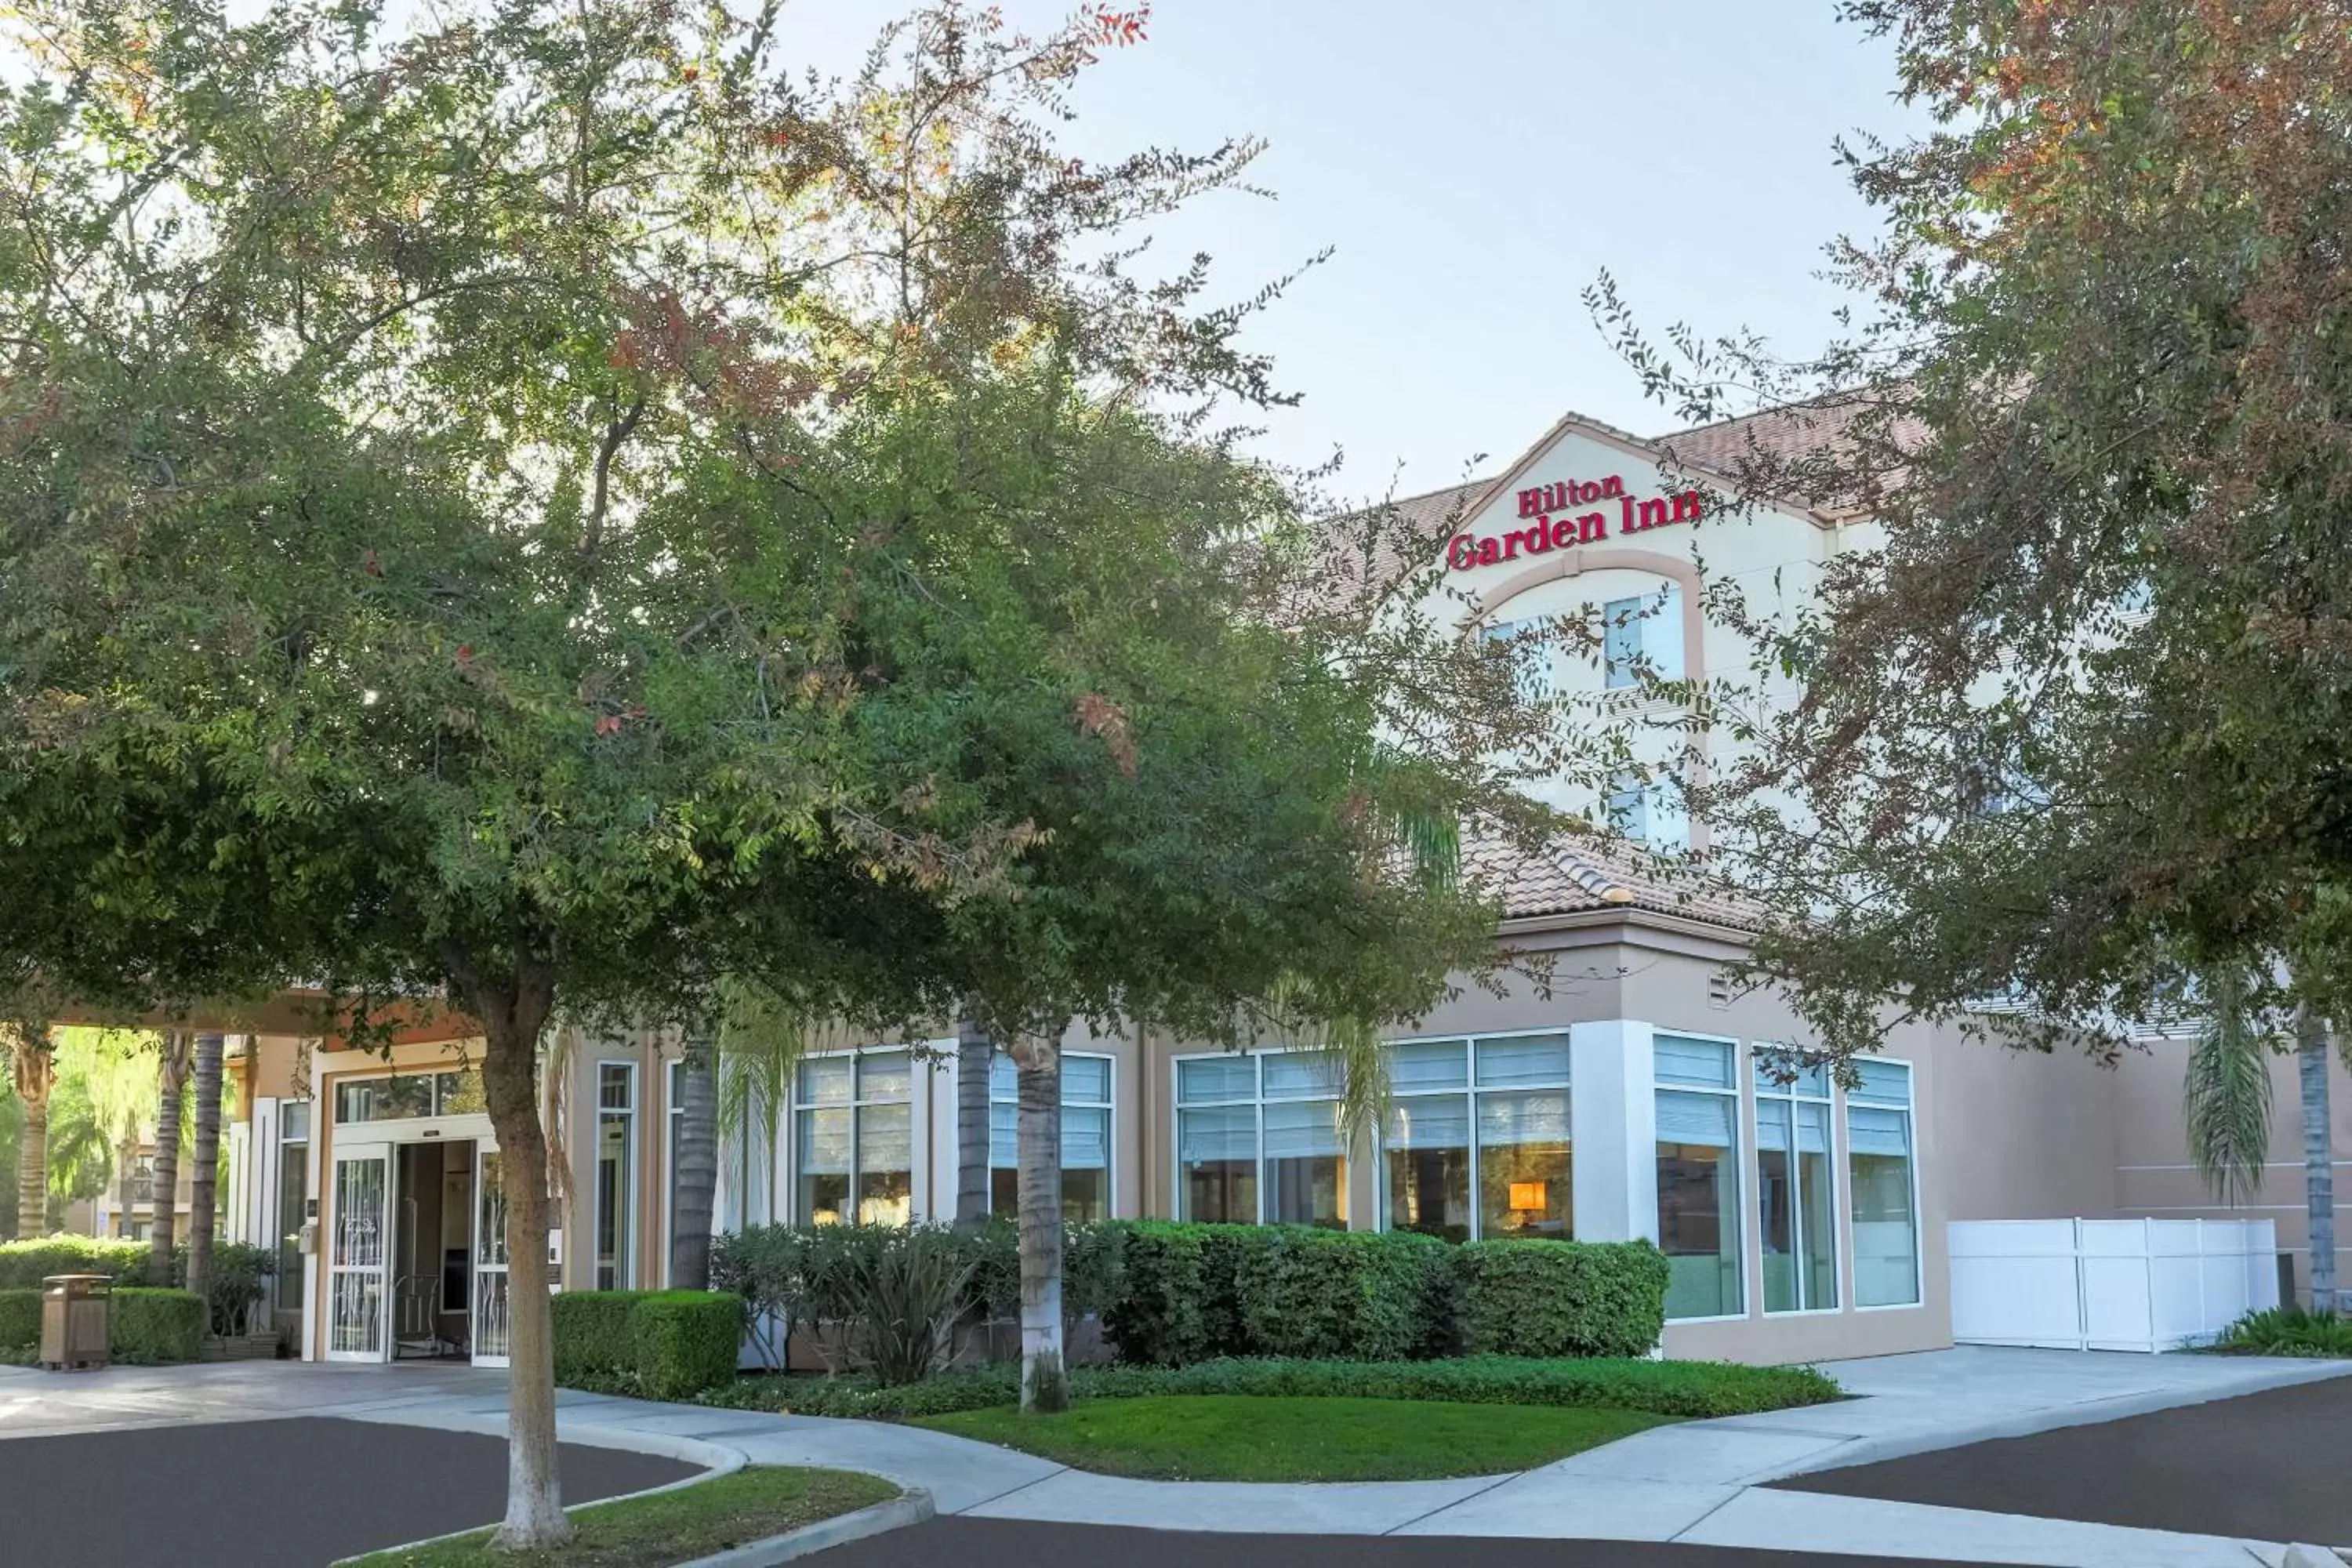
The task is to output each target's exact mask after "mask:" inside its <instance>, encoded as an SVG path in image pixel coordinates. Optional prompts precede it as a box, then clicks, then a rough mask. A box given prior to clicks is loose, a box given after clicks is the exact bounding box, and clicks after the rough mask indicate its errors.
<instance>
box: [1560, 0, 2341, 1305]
mask: <svg viewBox="0 0 2352 1568" xmlns="http://www.w3.org/2000/svg"><path fill="white" fill-rule="evenodd" d="M1847 9H1848V11H1849V13H1850V14H1851V15H1853V16H1855V17H1857V18H1859V19H1860V20H1861V21H1862V22H1863V23H1864V26H1867V27H1869V28H1870V29H1871V30H1873V31H1874V32H1875V33H1878V34H1882V35H1885V36H1887V37H1892V38H1893V39H1894V41H1895V45H1896V47H1897V49H1898V59H1899V65H1900V70H1901V86H1902V90H1903V96H1904V97H1905V98H1906V100H1907V101H1909V102H1910V103H1912V104H1913V105H1915V106H1916V107H1917V108H1920V109H1922V110H1926V111H1927V113H1928V114H1929V115H1930V116H1931V117H1932V118H1933V120H1934V121H1935V125H1936V128H1935V129H1933V130H1931V131H1930V132H1927V134H1924V135H1922V136H1918V137H1916V138H1913V139H1910V140H1907V141H1905V142H1899V143H1895V144H1892V145H1885V146H1876V145H1874V146H1869V147H1864V148H1862V149H1859V150H1856V151H1853V152H1852V153H1850V158H1851V163H1852V166H1853V169H1854V172H1855V177H1856V181H1857V184H1858V186H1859V188H1860V189H1861V190H1862V192H1863V193H1864V195H1866V196H1868V197H1869V198H1870V199H1872V200H1873V201H1874V203H1875V204H1876V205H1878V207H1879V209H1880V211H1881V212H1882V214H1883V215H1884V216H1885V223H1886V227H1885V234H1884V236H1883V237H1882V238H1880V239H1878V240H1877V241H1875V242H1874V243H1869V244H1853V243H1849V244H1845V245H1843V246H1842V247H1840V248H1839V249H1838V250H1837V252H1836V253H1835V254H1836V256H1837V258H1838V262H1839V265H1840V267H1841V268H1842V270H1843V274H1844V276H1845V277H1846V278H1847V279H1849V280H1850V281H1851V282H1852V283H1853V285H1854V287H1855V293H1856V297H1857V299H1858V300H1860V301H1862V302H1863V309H1864V315H1863V316H1862V318H1861V320H1860V325H1859V326H1858V327H1857V328H1856V329H1855V330H1854V331H1853V332H1852V333H1851V334H1850V335H1848V336H1847V337H1846V338H1844V339H1843V340H1842V341H1841V342H1837V343H1835V344H1832V346H1831V348H1830V349H1829V350H1828V351H1827V352H1826V353H1823V354H1822V355H1821V356H1819V357H1817V358H1814V359H1811V360H1809V361H1806V362H1803V363H1794V364H1791V363H1786V362H1778V361H1776V360H1775V359H1774V358H1773V356H1772V355H1771V354H1770V353H1769V350H1767V349H1766V348H1765V347H1764V346H1762V345H1759V344H1757V343H1755V342H1753V341H1752V340H1747V339H1743V338H1736V337H1735V338H1733V339H1729V340H1724V341H1718V342H1712V343H1705V344H1702V343H1700V342H1698V341H1696V340H1695V339H1692V338H1689V337H1682V338H1680V339H1679V340H1678V342H1677V343H1676V344H1675V345H1674V346H1675V347H1678V348H1679V349H1681V350H1685V351H1687V352H1686V353H1679V354H1678V353H1672V352H1664V351H1661V350H1658V349H1656V348H1654V346H1652V345H1651V344H1649V343H1648V342H1646V341H1645V340H1644V339H1643V337H1642V335H1641V334H1640V333H1639V332H1638V331H1633V329H1632V328H1631V327H1630V325H1629V317H1628V316H1627V314H1626V313H1625V311H1624V309H1623V306H1622V301H1620V300H1617V299H1616V298H1615V296H1614V294H1613V291H1612V289H1611V288H1610V286H1608V285H1607V284H1605V283H1604V284H1603V285H1602V286H1601V288H1599V289H1597V290H1596V292H1595V294H1594V296H1593V299H1594V302H1595V305H1596V307H1597V308H1598V310H1599V311H1600V313H1601V318H1602V320H1603V321H1604V322H1605V323H1607V324H1608V326H1609V327H1610V329H1611V330H1612V331H1615V332H1617V333H1618V334H1619V336H1620V341H1621V342H1622V343H1623V344H1624V346H1625V347H1626V349H1627V351H1628V353H1630V354H1631V356H1632V358H1633V363H1636V364H1637V365H1638V366H1639V367H1640V368H1641V369H1642V370H1643V373H1644V374H1645V375H1647V376H1648V377H1649V379H1650V381H1651V384H1652V385H1653V386H1654V388H1655V389H1656V390H1658V391H1659V392H1660V393H1661V394H1662V395H1665V396H1667V397H1669V398H1671V399H1674V400H1675V401H1676V402H1677V403H1679V404H1680V405H1682V406H1683V407H1684V408H1685V411H1686V412H1689V413H1691V414H1693V415H1694V416H1696V417H1705V416H1706V414H1707V413H1708V412H1709V411H1712V410H1720V409H1722V408H1723V407H1725V406H1726V405H1727V396H1728V395H1729V392H1730V389H1731V388H1732V387H1733V386H1735V385H1739V386H1744V387H1747V388H1749V389H1751V390H1752V389H1755V388H1758V387H1761V388H1762V389H1763V390H1764V391H1765V393H1766V395H1767V396H1768V397H1769V398H1770V399H1772V400H1774V401H1780V402H1785V403H1786V404H1787V408H1786V411H1785V413H1784V416H1783V420H1782V422H1781V426H1780V428H1779V429H1777V430H1776V432H1775V433H1776V435H1779V436H1783V437H1787V436H1794V437H1798V438H1797V439H1793V440H1776V441H1775V442H1773V443H1771V444H1769V445H1768V444H1766V443H1764V442H1762V441H1761V440H1759V442H1757V443H1756V444H1755V446H1754V448H1753V449H1752V450H1751V451H1750V453H1749V454H1748V460H1747V461H1745V462H1743V463H1741V464H1739V465H1738V471H1737V472H1736V473H1734V474H1732V475H1729V476H1728V477H1727V478H1725V479H1723V480H1722V481H1721V482H1722V484H1723V488H1724V489H1726V491H1727V497H1726V499H1727V501H1728V502H1729V503H1730V504H1732V505H1735V506H1737V505H1743V504H1752V503H1754V502H1756V501H1758V500H1760V499H1762V498H1765V497H1780V498H1789V497H1798V498H1802V499H1803V500H1806V501H1807V502H1808V503H1810V504H1811V505H1812V506H1814V507H1815V508H1816V509H1818V510H1820V511H1822V513H1824V514H1827V515H1832V516H1843V515H1857V514H1858V515H1861V516H1865V517H1870V518H1874V519H1877V520H1880V521H1883V523H1884V537H1885V543H1884V545H1883V547H1880V548H1874V549H1870V550H1861V551H1855V552H1852V553H1849V554H1843V555H1841V556H1839V557H1838V558H1836V560H1834V561H1833V562H1832V564H1831V566H1830V568H1829V570H1828V572H1827V573H1826V574H1825V576H1824V580H1823V584H1822V595H1821V601H1820V605H1819V610H1818V613H1817V614H1814V615H1811V616H1804V617H1801V621H1800V623H1799V624H1797V625H1795V626H1786V625H1781V626H1775V625H1771V624H1769V616H1766V615H1765V614H1763V613H1762V610H1761V608H1760V607H1759V609H1758V610H1756V611H1755V612H1754V613H1747V612H1746V611H1745V610H1744V607H1743V606H1741V605H1738V603H1737V599H1738V595H1736V594H1726V595H1722V596H1720V597H1719V598H1718V599H1717V607H1718V609H1719V610H1720V612H1721V613H1722V614H1723V615H1724V616H1727V618H1732V619H1734V620H1736V621H1739V622H1741V623H1742V624H1745V625H1747V626H1749V627H1750V629H1751V630H1752V631H1753V632H1754V633H1755V634H1756V636H1757V638H1758V642H1759V650H1760V653H1759V661H1758V668H1757V669H1756V670H1755V671H1754V672H1752V674H1753V677H1754V679H1753V680H1752V681H1751V687H1753V686H1759V685H1761V684H1762V682H1763V681H1764V680H1765V679H1767V678H1769V677H1786V676H1794V677H1797V678H1798V679H1801V681H1802V682H1803V683H1804V689H1803V695H1802V697H1801V699H1799V700H1794V701H1792V702H1788V703H1785V704H1781V705H1780V706H1779V707H1778V708H1777V709H1776V710H1771V711H1769V712H1768V713H1767V714H1766V715H1765V716H1764V717H1762V718H1760V719H1757V720H1754V721H1751V722H1750V724H1749V726H1748V731H1747V732H1746V734H1745V735H1744V737H1743V739H1744V740H1745V741H1746V742H1748V743H1749V744H1750V747H1751V749H1750V751H1749V753H1748V757H1747V758H1746V760H1745V761H1744V762H1743V763H1741V764H1740V765H1738V766H1737V767H1734V768H1731V769H1727V770H1726V771H1725V772H1724V773H1722V774H1721V775H1720V776H1719V777H1718V780H1717V787H1715V788H1714V789H1713V790H1712V791H1711V792H1709V795H1708V797H1707V798H1706V799H1705V800H1703V801H1701V802H1699V803H1698V805H1699V806H1700V808H1701V809H1707V810H1710V811H1712V812H1713V813H1715V814H1717V816H1718V819H1719V820H1720V821H1721V822H1722V823H1723V824H1724V832H1723V834H1722V837H1723V839H1724V841H1725V842H1726V843H1727V845H1728V846H1729V848H1728V850H1727V853H1726V854H1725V856H1724V857H1723V868H1725V869H1726V870H1727V871H1728V872H1730V873H1732V874H1734V875H1738V876H1740V877H1742V878H1744V879H1747V880H1748V882H1749V883H1750V884H1751V885H1752V886H1754V887H1756V888H1757V889H1759V892H1760V893H1761V894H1762V896H1763V897H1764V898H1765V899H1766V900H1768V901H1769V903H1770V904H1771V906H1772V907H1773V909H1774V910H1775V919H1774V921H1773V922H1772V926H1771V929H1770V930H1769V931H1768V932H1767V933H1766V935H1765V937H1764V939H1763V941H1762V942H1760V943H1759V952H1758V958H1759V969H1760V970H1761V971H1763V972H1765V973H1769V974H1772V975H1774V976H1777V977H1779V978H1780V979H1782V980H1784V981H1785V982H1786V983H1787V984H1790V987H1791V990H1792V994H1793V996H1794V998H1795V1000H1796V1004H1797V1005H1798V1007H1799V1008H1800V1010H1801V1012H1802V1013H1803V1014H1804V1016H1806V1018H1807V1019H1808V1021H1809V1022H1810V1023H1811V1024H1812V1025H1813V1026H1814V1027H1815V1029H1816V1030H1817V1031H1818V1033H1819V1035H1820V1037H1822V1040H1823V1041H1824V1043H1826V1044H1829V1045H1831V1046H1832V1047H1835V1048H1836V1049H1838V1050H1841V1051H1852V1050H1856V1049H1865V1048H1868V1047H1869V1046H1870V1045H1871V1044H1873V1043H1874V1040H1875V1039H1876V1037H1878V1035H1879V1033H1880V1031H1881V1030H1882V1029H1883V1028H1884V1027H1885V1025H1886V1023H1887V1021H1888V1020H1889V1019H1890V1018H1892V1017H1899V1016H1921V1017H1928V1018H1935V1019H1940V1020H1946V1021H1949V1022H1952V1023H1954V1024H1956V1025H1958V1027H1959V1028H1961V1029H1962V1030H1963V1031H1965V1032H1967V1033H1969V1034H1971V1035H1975V1036H1977V1037H1984V1038H1988V1039H1991V1040H1994V1041H1996V1042H1998V1043H2001V1044H2006V1045H2011V1046H2019V1047H2038V1048H2042V1049H2064V1050H2078V1049H2088V1050H2090V1051H2092V1052H2094V1053H2095V1054H2097V1055H2100V1056H2102V1057H2104V1058H2113V1057H2114V1056H2115V1055H2116V1053H2118V1052H2120V1051H2121V1050H2123V1049H2125V1048H2126V1047H2127V1046H2128V1045H2129V1043H2130V1040H2131V1037H2132V1033H2133V1030H2134V1027H2135V1021H2136V1020H2139V1019H2144V1018H2147V1017H2149V1016H2156V1015H2159V1014H2163V1013H2168V1012H2170V1011H2173V1010H2174V1009H2176V1008H2177V1007H2178V1006H2179V1005H2182V1004H2183V1002H2184V1000H2193V999H2192V997H2191V984H2192V982H2193V980H2194V979H2195V977H2196V976H2198V975H2199V974H2200V973H2212V972H2215V971H2217V970H2224V969H2227V970H2234V971H2236V972H2238V973H2243V974H2244V975H2246V976H2247V977H2248V978H2247V982H2246V989H2247V995H2246V998H2245V1000H2246V1005H2247V1006H2248V1007H2249V1008H2251V1009H2253V1010H2257V1011H2276V1012H2279V1013H2281V1014H2286V1013H2293V1014H2294V1016H2296V1017H2297V1020H2298V1024H2297V1029H2296V1037H2297V1047H2298V1053H2299V1057H2300V1062H2301V1070H2302V1074H2303V1081H2304V1083H2305V1086H2306V1087H2307V1089H2309V1091H2310V1092H2309V1094H2308V1095H2307V1097H2306V1100H2305V1136H2306V1160H2307V1161H2308V1162H2309V1163H2310V1169H2311V1172H2312V1174H2313V1175H2314V1176H2315V1177H2317V1178H2319V1180H2318V1182H2317V1183H2315V1187H2314V1193H2315V1195H2314V1197H2313V1209H2312V1219H2313V1224H2314V1236H2315V1269H2314V1277H2315V1283H2318V1284H2320V1285H2321V1287H2322V1289H2326V1288H2327V1286H2328V1283H2329V1281H2330V1277H2331V1276H2332V1272H2333V1268H2332V1254H2331V1252H2330V1248H2331V1243H2330V1241H2329V1234H2330V1231H2331V1229H2332V1217H2333V1208H2332V1200H2330V1199H2328V1198H2327V1197H2326V1195H2325V1193H2324V1191H2323V1190H2322V1189H2323V1188H2324V1186H2325V1184H2326V1174H2325V1166H2326V1131H2325V1126H2324V1119H2325V1111H2324V1109H2322V1108H2323V1107H2324V1103H2325V1094H2324V1090H2325V1088H2326V1061H2325V1055H2326V1048H2327V1047H2326V1038H2327V1036H2328V1034H2329V1033H2330V1030H2329V1029H2328V1023H2329V1021H2330V1020H2333V1019H2338V1018H2342V1017H2344V1016H2352V990H2347V975H2352V941H2347V937H2352V921H2347V918H2346V913H2345V910H2346V906H2347V900H2346V897H2345V891H2344V890H2345V889H2346V888H2347V873H2352V864H2347V853H2346V847H2347V843H2352V840H2347V838H2346V837H2345V836H2344V835H2343V834H2341V833H2340V832H2338V831H2336V825H2337V824H2340V823H2341V822H2343V821H2344V820H2346V815H2347V806H2352V792H2347V789H2346V787H2345V783H2344V781H2345V780H2346V779H2347V777H2352V773H2347V770H2346V769H2345V768H2344V766H2343V759H2344V743H2343V737H2344V735H2345V734H2346V733H2347V719H2352V711H2347V692H2352V681H2347V675H2352V668H2347V659H2352V638H2347V637H2346V636H2345V635H2344V628H2345V627H2346V626H2347V625H2352V589H2347V584H2346V581H2345V578H2344V574H2343V573H2342V571H2341V569H2340V563H2341V561H2342V559H2343V558H2344V553H2345V551H2346V549H2347V546H2352V532H2347V520H2352V512H2347V510H2346V508H2345V507H2344V506H2343V504H2342V498H2343V496H2344V495H2345V494H2346V493H2347V484H2352V423H2347V409H2352V402H2348V401H2347V396H2346V393H2347V385H2348V384H2352V383H2347V376H2352V361H2347V359H2346V357H2345V356H2344V355H2343V354H2342V353H2340V352H2338V347H2337V345H2338V343H2339V342H2340V333H2341V331H2342V330H2343V325H2344V313H2345V311H2346V310H2347V300H2352V295H2347V291H2346V289H2345V287H2344V285H2345V282H2346V273H2345V270H2344V266H2345V264H2344V262H2343V259H2342V257H2341V247H2340V246H2339V245H2338V244H2337V237H2338V236H2339V235H2340V234H2341V232H2342V228H2343V225H2344V222H2345V220H2346V218H2347V216H2352V210H2347V204H2352V137H2347V135H2346V134H2345V132H2347V128H2352V127H2347V114H2352V109H2347V102H2352V100H2347V96H2346V93H2345V90H2344V89H2345V88H2346V87H2347V85H2352V28H2347V26H2346V25H2345V23H2346V17H2345V15H2344V13H2343V9H2342V7H2341V6H2338V5H2325V6H2321V7H2318V8H2317V9H2313V8H2311V7H2305V6H2295V5H2284V4H2255V5H2242V6H2232V7H2227V8H2221V7H2212V6H2207V5H2197V4H2192V3H2189V0H2167V3H2163V4H2155V5H2139V4H2127V3H2124V0H2063V3H2060V4H2053V5H1956V4H1951V3H1949V0H1859V3H1857V4H1854V5H1850V6H1849V7H1847ZM1824 388H1827V389H1829V390H1828V391H1826V392H1824V391H1823V389H1824ZM1717 696H1718V698H1719V699H1720V702H1719V706H1718V712H1720V713H1723V714H1726V715H1728V714H1729V713H1730V712H1731V711H1732V710H1734V709H1735V707H1736V706H1737V704H1736V703H1735V702H1734V701H1733V700H1731V694H1730V693H1728V692H1722V693H1718V694H1717ZM1994 994H2005V995H2006V996H2008V997H2009V998H2011V1000H2012V1001H2013V1002H2014V1003H2015V1004H2017V1005H2016V1006H2014V1007H2012V1008H2007V1009H2003V1010H2000V1011H1997V1012H1996V1011H1988V1010H1986V1009H1983V1008H1982V1007H1980V1006H1979V1003H1980V1002H1981V1001H1982V1000H1983V999H1985V998H1987V997H1988V996H1990V995H1994ZM2323 1254H2326V1255H2329V1256H2326V1257H2323V1256H2322V1255H2323ZM2323 1300H2325V1298H2324V1297H2323Z"/></svg>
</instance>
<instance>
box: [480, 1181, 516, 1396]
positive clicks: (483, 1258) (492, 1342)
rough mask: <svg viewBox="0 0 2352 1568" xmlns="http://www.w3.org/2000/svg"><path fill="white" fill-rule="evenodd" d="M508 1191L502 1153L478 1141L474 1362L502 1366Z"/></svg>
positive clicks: (505, 1326)
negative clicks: (501, 1169) (501, 1176)
mask: <svg viewBox="0 0 2352 1568" xmlns="http://www.w3.org/2000/svg"><path fill="white" fill-rule="evenodd" d="M507 1300H508V1298H507V1192H506V1188H505V1187H503V1186H502V1185H500V1184H499V1152H498V1151H497V1150H496V1149H493V1148H491V1147H490V1145H489V1141H488V1139H481V1140H478V1141H477V1142H475V1144H474V1321H473V1329H472V1339H473V1350H474V1364H475V1365H476V1366H504V1365H506V1364H507V1352H508V1347H509V1343H510V1342H511V1341H510V1337H509V1336H510V1334H511V1332H512V1330H511V1327H510V1320H509V1314H508V1311H507Z"/></svg>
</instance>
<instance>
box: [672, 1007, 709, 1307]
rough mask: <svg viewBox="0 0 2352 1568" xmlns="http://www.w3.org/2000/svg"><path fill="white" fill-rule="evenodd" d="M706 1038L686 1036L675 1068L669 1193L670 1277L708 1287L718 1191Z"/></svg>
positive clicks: (681, 1286)
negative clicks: (673, 1185)
mask: <svg viewBox="0 0 2352 1568" xmlns="http://www.w3.org/2000/svg"><path fill="white" fill-rule="evenodd" d="M712 1049H713V1047H712V1043H711V1042H710V1041H709V1040H695V1039H690V1040H688V1041H687V1042H686V1058H685V1065H684V1066H683V1067H682V1068H680V1069H679V1071H678V1075H677V1077H678V1092H677V1100H678V1115H677V1123H676V1125H677V1190H676V1191H675V1192H673V1193H672V1194H670V1210H669V1282H670V1288H671V1289H676V1290H708V1289H710V1210H711V1206H712V1205H713V1204H714V1202H715V1201H716V1200H717V1197H718V1191H719V1093H718V1085H717V1084H716V1083H715V1082H714V1081H713V1079H712V1073H711V1066H712V1064H711V1059H710V1058H711V1052H712Z"/></svg>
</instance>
